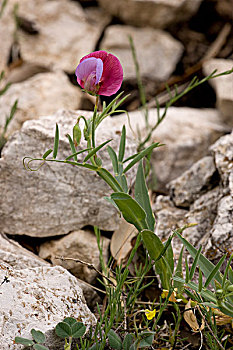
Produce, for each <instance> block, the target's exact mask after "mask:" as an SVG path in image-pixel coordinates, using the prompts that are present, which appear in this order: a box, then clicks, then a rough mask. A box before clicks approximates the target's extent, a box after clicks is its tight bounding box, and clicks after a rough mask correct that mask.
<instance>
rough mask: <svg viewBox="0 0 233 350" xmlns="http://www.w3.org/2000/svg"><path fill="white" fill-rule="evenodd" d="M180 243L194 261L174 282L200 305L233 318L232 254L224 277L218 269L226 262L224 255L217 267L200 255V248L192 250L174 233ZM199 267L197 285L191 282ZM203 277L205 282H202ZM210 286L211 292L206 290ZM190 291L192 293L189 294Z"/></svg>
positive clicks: (192, 248)
mask: <svg viewBox="0 0 233 350" xmlns="http://www.w3.org/2000/svg"><path fill="white" fill-rule="evenodd" d="M176 234H177V236H178V237H179V239H180V240H181V241H182V243H183V244H184V246H185V247H186V249H187V250H188V252H189V254H190V255H191V256H192V257H193V259H194V261H193V264H192V266H191V269H190V270H189V268H188V266H187V263H186V276H185V279H183V278H182V277H180V276H174V277H173V279H174V281H176V282H178V283H181V286H182V287H181V288H183V287H184V286H185V287H186V289H184V291H185V292H186V293H187V294H188V295H189V296H190V297H191V298H192V299H193V300H196V301H197V302H198V303H200V305H205V306H208V307H211V308H213V309H219V310H220V311H221V312H223V313H224V314H225V315H228V316H230V317H233V271H232V268H231V265H230V264H231V262H232V260H233V254H231V256H230V258H229V260H228V262H227V266H226V268H225V271H224V275H222V274H221V272H220V268H221V266H222V264H223V262H224V261H225V260H226V254H225V255H223V257H222V258H221V259H220V260H219V262H218V263H217V265H214V264H213V263H212V262H210V261H209V260H208V259H207V258H206V257H205V256H204V255H203V254H201V247H200V248H199V249H198V250H197V249H196V248H194V247H193V246H192V245H191V244H190V243H189V242H188V241H187V240H186V239H185V238H184V237H182V236H181V234H180V233H179V232H177V233H176ZM197 266H199V281H198V284H197V283H195V282H193V281H192V280H193V277H194V273H195V270H196V267H197ZM203 275H204V277H205V282H203ZM209 286H211V288H212V290H213V289H214V291H212V290H210V289H208V287H209ZM190 289H191V290H193V291H194V293H191V292H190Z"/></svg>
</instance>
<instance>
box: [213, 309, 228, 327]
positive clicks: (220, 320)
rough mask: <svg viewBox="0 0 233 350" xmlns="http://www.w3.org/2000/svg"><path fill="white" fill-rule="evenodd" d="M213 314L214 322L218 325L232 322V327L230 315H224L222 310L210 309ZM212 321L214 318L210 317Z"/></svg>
mask: <svg viewBox="0 0 233 350" xmlns="http://www.w3.org/2000/svg"><path fill="white" fill-rule="evenodd" d="M212 311H213V313H214V315H215V321H216V324H217V325H219V326H223V325H225V324H228V323H230V324H232V327H233V318H232V317H231V316H228V315H225V314H224V313H223V312H221V311H220V310H218V309H212ZM212 321H213V322H214V318H213V317H212Z"/></svg>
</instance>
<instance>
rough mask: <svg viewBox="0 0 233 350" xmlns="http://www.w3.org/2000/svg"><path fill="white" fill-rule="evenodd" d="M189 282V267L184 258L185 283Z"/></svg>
mask: <svg viewBox="0 0 233 350" xmlns="http://www.w3.org/2000/svg"><path fill="white" fill-rule="evenodd" d="M189 281H190V278H189V265H188V261H187V258H185V282H186V283H188V282H189Z"/></svg>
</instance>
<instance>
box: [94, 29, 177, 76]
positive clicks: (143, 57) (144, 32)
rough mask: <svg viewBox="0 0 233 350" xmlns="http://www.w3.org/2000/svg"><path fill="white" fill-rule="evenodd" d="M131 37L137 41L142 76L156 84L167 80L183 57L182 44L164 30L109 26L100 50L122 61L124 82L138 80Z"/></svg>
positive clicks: (135, 43) (135, 42) (136, 46)
mask: <svg viewBox="0 0 233 350" xmlns="http://www.w3.org/2000/svg"><path fill="white" fill-rule="evenodd" d="M129 35H130V36H132V38H133V41H134V45H135V48H136V52H137V59H138V63H139V66H140V73H141V76H142V77H143V78H149V79H154V80H157V81H164V80H166V79H168V78H169V76H170V75H171V73H172V72H173V71H174V69H175V67H176V64H177V62H178V61H179V59H180V57H181V55H182V52H183V45H182V44H181V43H180V42H179V41H177V40H175V39H174V38H173V37H172V36H171V35H170V34H168V33H166V32H164V31H161V30H156V29H152V28H135V27H130V26H124V25H114V26H110V27H108V28H107V29H106V31H105V33H104V38H103V40H102V41H101V43H100V47H101V49H103V50H107V51H110V52H111V53H113V54H115V55H116V56H117V57H118V58H119V59H120V61H121V62H122V64H123V69H124V77H125V79H132V78H134V79H136V71H135V66H134V63H133V58H132V52H131V48H130V43H129Z"/></svg>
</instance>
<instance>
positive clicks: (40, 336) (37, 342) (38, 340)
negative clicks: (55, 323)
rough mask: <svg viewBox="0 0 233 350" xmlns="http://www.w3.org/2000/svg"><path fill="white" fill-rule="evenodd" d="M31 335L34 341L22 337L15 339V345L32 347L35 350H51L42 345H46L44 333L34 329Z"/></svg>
mask: <svg viewBox="0 0 233 350" xmlns="http://www.w3.org/2000/svg"><path fill="white" fill-rule="evenodd" d="M31 335H32V339H33V340H31V339H27V338H22V337H15V343H16V344H22V345H25V346H31V347H32V348H33V349H35V350H49V349H48V348H47V347H46V346H44V345H42V344H43V343H45V335H44V333H43V332H41V331H36V330H35V329H32V330H31Z"/></svg>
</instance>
